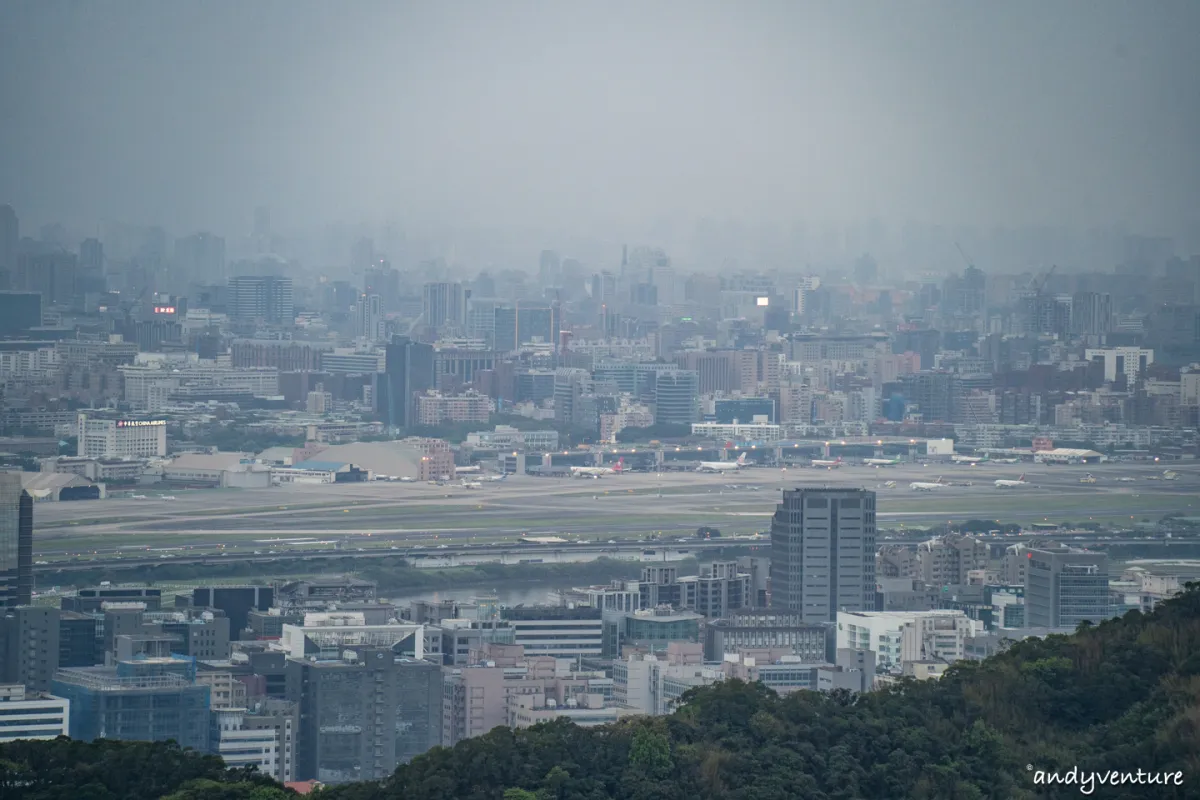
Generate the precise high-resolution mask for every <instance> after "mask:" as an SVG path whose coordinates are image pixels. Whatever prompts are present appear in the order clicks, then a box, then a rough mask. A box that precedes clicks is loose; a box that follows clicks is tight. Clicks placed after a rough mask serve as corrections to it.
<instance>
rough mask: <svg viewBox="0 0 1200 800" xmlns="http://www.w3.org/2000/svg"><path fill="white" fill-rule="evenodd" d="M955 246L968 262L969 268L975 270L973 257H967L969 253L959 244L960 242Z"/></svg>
mask: <svg viewBox="0 0 1200 800" xmlns="http://www.w3.org/2000/svg"><path fill="white" fill-rule="evenodd" d="M954 246H955V247H957V248H958V254H959V255H960V256H962V257H963V261H965V262H967V268H968V269H974V267H975V262H974V261H973V260H972V259H971V257H970V256H969V255H967V252H966V251H965V250H963V249H962V245H961V244H959V243H958V242H955V243H954Z"/></svg>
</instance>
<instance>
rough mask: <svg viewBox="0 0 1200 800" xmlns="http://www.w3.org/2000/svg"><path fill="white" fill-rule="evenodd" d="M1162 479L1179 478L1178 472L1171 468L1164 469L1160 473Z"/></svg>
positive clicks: (1171, 479) (1175, 479) (1172, 479)
mask: <svg viewBox="0 0 1200 800" xmlns="http://www.w3.org/2000/svg"><path fill="white" fill-rule="evenodd" d="M1162 479H1163V480H1164V481H1177V480H1179V473H1178V472H1174V471H1172V470H1166V471H1165V472H1163V474H1162Z"/></svg>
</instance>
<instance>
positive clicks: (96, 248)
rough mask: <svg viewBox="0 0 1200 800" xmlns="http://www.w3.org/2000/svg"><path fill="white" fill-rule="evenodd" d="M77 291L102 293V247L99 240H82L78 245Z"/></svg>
mask: <svg viewBox="0 0 1200 800" xmlns="http://www.w3.org/2000/svg"><path fill="white" fill-rule="evenodd" d="M79 290H80V291H81V292H84V293H87V292H103V291H104V245H103V244H101V243H100V240H99V239H84V240H83V241H82V242H80V243H79Z"/></svg>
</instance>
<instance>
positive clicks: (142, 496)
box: [130, 494, 146, 500]
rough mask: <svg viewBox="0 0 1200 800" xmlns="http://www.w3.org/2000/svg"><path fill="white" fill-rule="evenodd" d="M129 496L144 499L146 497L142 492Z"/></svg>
mask: <svg viewBox="0 0 1200 800" xmlns="http://www.w3.org/2000/svg"><path fill="white" fill-rule="evenodd" d="M130 497H132V498H133V499H134V500H145V499H146V495H144V494H131V495H130Z"/></svg>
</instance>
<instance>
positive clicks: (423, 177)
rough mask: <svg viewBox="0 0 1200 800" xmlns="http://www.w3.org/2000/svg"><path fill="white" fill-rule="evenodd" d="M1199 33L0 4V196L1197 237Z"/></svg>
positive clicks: (694, 17)
mask: <svg viewBox="0 0 1200 800" xmlns="http://www.w3.org/2000/svg"><path fill="white" fill-rule="evenodd" d="M1197 31H1200V2H1196V1H1195V0H1161V1H1160V0H1147V2H1109V1H1108V0H1015V2H1005V3H989V2H983V1H982V0H978V1H972V0H947V2H922V1H921V0H903V2H887V1H886V0H870V1H869V2H866V1H864V2H833V1H832V0H830V2H823V3H807V2H802V1H801V0H794V1H793V2H788V1H787V0H784V1H782V2H734V0H728V2H720V3H717V2H704V1H703V0H684V1H683V2H596V3H583V2H570V1H569V0H563V1H562V2H546V3H533V2H510V3H506V2H500V0H488V1H487V2H466V1H465V0H464V1H463V2H426V3H403V2H398V1H396V0H378V1H376V0H360V1H359V2H353V1H349V2H345V3H334V2H328V1H327V0H320V1H319V2H305V1H303V0H203V1H201V0H193V1H191V2H185V1H184V0H179V1H178V2H163V1H162V0H146V2H132V1H124V0H105V2H94V1H93V0H80V2H66V1H65V0H3V2H0V102H2V103H3V113H0V202H11V203H12V204H13V205H15V206H16V207H17V210H18V213H19V214H20V215H21V217H22V219H23V220H24V221H28V222H29V223H31V224H32V225H36V224H39V223H41V222H45V221H48V220H63V221H65V222H68V223H69V224H73V225H77V226H81V227H82V226H86V225H94V224H95V222H96V221H98V220H101V219H120V220H125V221H136V222H142V221H145V222H158V223H161V224H164V225H166V226H168V227H169V228H171V229H173V230H176V231H181V230H186V229H191V228H212V229H216V230H219V231H222V232H226V233H229V234H231V235H233V234H239V233H246V232H248V229H249V227H250V224H251V223H250V220H251V215H252V209H253V208H254V206H255V205H258V204H266V205H269V206H270V207H271V210H272V216H273V218H274V219H275V220H276V223H277V226H278V227H281V228H282V227H288V228H295V227H300V226H308V225H319V224H322V223H324V222H326V221H330V220H348V221H354V220H358V219H382V218H384V217H385V216H387V215H389V214H391V215H395V217H396V218H398V219H402V220H430V221H440V220H449V219H456V220H459V221H461V222H462V223H464V224H480V225H484V224H486V225H492V226H504V225H535V226H538V227H556V226H557V227H559V228H562V229H564V230H573V229H586V230H590V231H594V230H597V229H598V228H601V227H603V226H606V225H616V226H620V225H624V224H630V223H632V222H633V221H637V220H643V219H646V218H651V217H656V216H659V215H678V216H698V215H713V216H717V217H723V216H741V217H743V218H746V219H754V218H756V217H759V218H768V219H773V220H780V221H786V220H791V219H795V218H808V219H816V220H827V219H835V220H842V219H851V218H865V217H869V216H874V215H878V216H881V217H884V218H887V219H892V220H896V221H901V220H905V219H918V220H924V221H941V222H946V223H951V224H953V223H967V224H979V225H985V226H990V225H993V224H1013V225H1021V224H1027V223H1050V224H1060V223H1061V224H1068V225H1091V224H1100V223H1108V222H1114V221H1122V220H1123V221H1127V222H1128V223H1129V224H1130V225H1131V227H1133V228H1135V229H1140V230H1146V231H1149V232H1164V233H1178V232H1180V231H1182V230H1184V229H1185V228H1190V229H1191V230H1193V231H1194V230H1196V229H1197V228H1200V151H1198V149H1197V143H1200V49H1198V48H1197V46H1196V32H1197ZM26 230H28V228H27V229H26Z"/></svg>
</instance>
